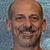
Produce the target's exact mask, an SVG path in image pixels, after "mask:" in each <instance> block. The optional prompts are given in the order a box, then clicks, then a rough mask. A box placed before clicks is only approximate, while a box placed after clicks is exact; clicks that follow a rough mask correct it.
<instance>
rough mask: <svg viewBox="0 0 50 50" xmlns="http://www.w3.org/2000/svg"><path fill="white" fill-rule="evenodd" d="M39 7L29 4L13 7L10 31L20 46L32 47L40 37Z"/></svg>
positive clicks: (40, 20)
mask: <svg viewBox="0 0 50 50" xmlns="http://www.w3.org/2000/svg"><path fill="white" fill-rule="evenodd" d="M39 9H40V8H39V7H38V6H37V5H33V6H32V5H30V4H18V6H17V5H16V6H14V9H13V13H14V14H13V17H12V20H11V31H12V33H13V36H14V37H15V38H16V40H17V43H18V44H20V45H21V46H32V45H34V44H35V42H37V40H38V39H39V37H40V35H41V30H42V19H41V16H40V11H39Z"/></svg>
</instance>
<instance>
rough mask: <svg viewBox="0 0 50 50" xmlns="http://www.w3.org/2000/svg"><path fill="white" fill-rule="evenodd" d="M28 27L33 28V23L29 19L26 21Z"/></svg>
mask: <svg viewBox="0 0 50 50" xmlns="http://www.w3.org/2000/svg"><path fill="white" fill-rule="evenodd" d="M26 26H27V27H30V26H31V21H30V20H29V19H27V20H26Z"/></svg>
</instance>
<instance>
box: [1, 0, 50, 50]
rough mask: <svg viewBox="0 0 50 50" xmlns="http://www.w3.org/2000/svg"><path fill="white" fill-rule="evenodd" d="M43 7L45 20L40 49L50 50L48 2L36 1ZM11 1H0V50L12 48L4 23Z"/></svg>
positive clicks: (49, 3) (9, 34) (10, 38)
mask: <svg viewBox="0 0 50 50" xmlns="http://www.w3.org/2000/svg"><path fill="white" fill-rule="evenodd" d="M37 1H38V2H39V3H40V4H41V5H42V7H43V13H44V17H45V18H46V20H47V28H46V31H45V32H43V33H42V36H41V44H40V46H41V48H43V49H44V50H50V0H37ZM12 2H13V0H0V50H10V49H11V48H12V34H11V33H9V32H8V31H7V30H6V27H5V22H6V17H7V16H8V8H9V5H10V4H11V3H12Z"/></svg>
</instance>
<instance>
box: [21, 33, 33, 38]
mask: <svg viewBox="0 0 50 50" xmlns="http://www.w3.org/2000/svg"><path fill="white" fill-rule="evenodd" d="M22 37H23V39H31V38H32V37H33V33H30V32H22Z"/></svg>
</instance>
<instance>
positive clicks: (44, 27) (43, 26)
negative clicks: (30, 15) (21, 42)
mask: <svg viewBox="0 0 50 50" xmlns="http://www.w3.org/2000/svg"><path fill="white" fill-rule="evenodd" d="M45 30H46V19H43V21H42V31H43V32H45Z"/></svg>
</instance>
